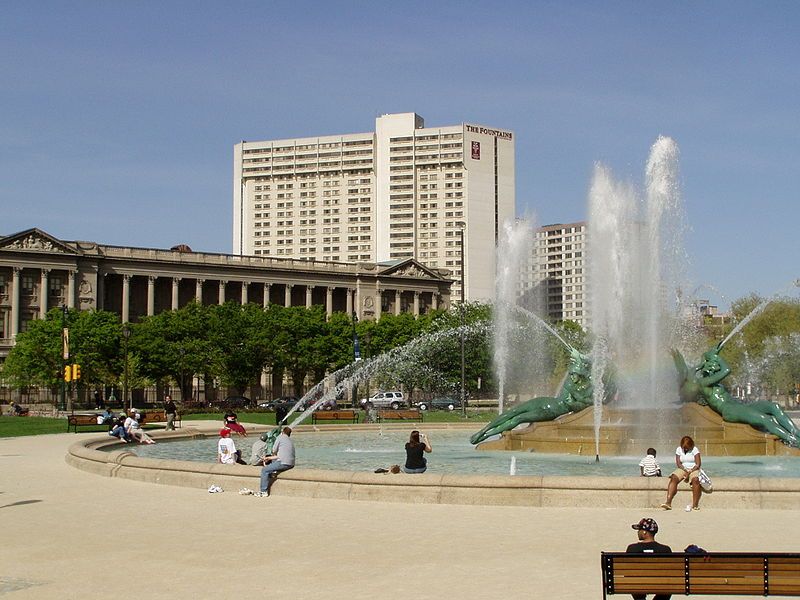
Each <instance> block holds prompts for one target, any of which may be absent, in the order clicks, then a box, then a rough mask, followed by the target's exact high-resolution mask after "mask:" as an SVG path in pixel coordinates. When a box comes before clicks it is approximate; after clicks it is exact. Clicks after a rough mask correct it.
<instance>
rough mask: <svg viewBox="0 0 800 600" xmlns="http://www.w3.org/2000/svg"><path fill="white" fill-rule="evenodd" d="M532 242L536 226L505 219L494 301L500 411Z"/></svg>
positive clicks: (498, 410)
mask: <svg viewBox="0 0 800 600" xmlns="http://www.w3.org/2000/svg"><path fill="white" fill-rule="evenodd" d="M532 241H533V227H532V226H531V224H530V223H529V222H528V221H526V220H524V219H520V220H518V221H516V222H511V221H506V222H505V223H504V224H503V233H502V235H501V237H500V244H499V246H498V249H497V269H496V272H497V276H496V279H495V298H497V300H496V301H495V304H494V312H493V319H494V336H493V337H494V344H493V345H494V352H493V357H494V368H495V373H496V376H497V389H498V406H497V412H498V414H500V413H502V412H503V411H504V410H505V397H506V383H507V380H508V376H509V361H510V354H511V351H512V348H511V344H510V340H511V335H510V333H511V328H512V326H513V322H512V312H513V311H514V309H515V308H516V306H517V302H518V301H519V298H520V293H521V290H522V286H523V283H524V281H523V278H524V276H525V270H524V266H525V265H527V264H528V261H529V258H530V255H531V245H532Z"/></svg>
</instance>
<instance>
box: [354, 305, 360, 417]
mask: <svg viewBox="0 0 800 600" xmlns="http://www.w3.org/2000/svg"><path fill="white" fill-rule="evenodd" d="M356 323H358V315H357V314H356V311H353V364H355V363H357V362H358V361H360V360H361V348H360V347H359V345H358V333H357V332H356ZM352 394H353V395H352V403H353V409H356V408H358V383H356V379H355V377H354V378H353V389H352Z"/></svg>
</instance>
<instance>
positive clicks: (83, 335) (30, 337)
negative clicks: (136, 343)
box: [3, 308, 119, 387]
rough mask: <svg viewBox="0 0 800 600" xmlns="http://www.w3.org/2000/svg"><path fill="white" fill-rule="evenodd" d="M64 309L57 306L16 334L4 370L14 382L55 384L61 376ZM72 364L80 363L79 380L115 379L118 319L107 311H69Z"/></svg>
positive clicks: (89, 382)
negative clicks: (25, 329) (14, 342)
mask: <svg viewBox="0 0 800 600" xmlns="http://www.w3.org/2000/svg"><path fill="white" fill-rule="evenodd" d="M61 322H62V310H61V309H60V308H54V309H52V310H50V311H49V312H48V313H47V315H46V317H45V318H44V319H41V320H34V321H31V322H30V323H29V324H28V330H27V331H25V332H22V333H20V334H19V335H18V336H17V340H16V344H15V345H14V347H13V348H12V350H11V352H10V353H9V356H8V358H7V359H6V362H5V365H4V367H3V374H4V376H5V377H7V378H8V379H9V380H10V381H11V382H12V384H13V385H17V386H25V385H42V386H48V387H56V386H57V385H58V383H59V381H60V379H61V377H62V371H61V361H62V345H61V331H62V326H61ZM67 325H68V328H69V342H70V344H69V346H70V357H69V364H79V365H80V366H81V380H80V383H81V384H83V385H86V386H94V385H101V384H103V383H106V382H108V381H110V380H112V379H113V374H114V370H115V365H116V363H117V361H118V357H119V355H118V348H119V319H118V317H117V316H116V315H115V314H114V313H111V312H107V311H94V310H88V311H79V310H75V309H71V310H70V311H69V312H68V314H67Z"/></svg>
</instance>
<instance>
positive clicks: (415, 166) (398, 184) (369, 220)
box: [233, 113, 515, 300]
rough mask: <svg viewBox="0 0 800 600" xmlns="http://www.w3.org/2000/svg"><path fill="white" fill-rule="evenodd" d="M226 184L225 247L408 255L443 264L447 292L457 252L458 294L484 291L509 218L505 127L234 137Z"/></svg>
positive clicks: (416, 125) (335, 258)
mask: <svg viewBox="0 0 800 600" xmlns="http://www.w3.org/2000/svg"><path fill="white" fill-rule="evenodd" d="M233 179H234V182H233V253H234V254H238V255H242V256H271V257H278V258H289V257H291V258H295V259H302V260H309V261H323V262H347V263H361V262H369V263H378V264H391V263H394V262H396V261H403V260H408V259H411V258H413V259H416V260H418V261H419V262H420V263H421V264H423V265H426V266H427V267H430V268H433V269H439V268H443V269H447V270H449V271H450V274H451V277H452V278H453V279H454V280H455V282H454V285H453V289H452V297H453V298H454V299H458V298H459V297H460V294H461V283H460V282H461V277H462V272H461V266H462V257H463V258H464V262H465V264H466V269H465V271H464V275H463V276H464V282H465V285H464V288H465V297H466V299H467V300H492V299H493V298H494V279H495V249H496V246H497V239H498V232H499V229H500V226H501V224H502V223H503V222H504V221H505V220H506V219H513V218H514V189H515V188H514V134H513V133H512V132H510V131H507V130H501V129H495V128H489V127H484V126H481V125H472V124H467V123H463V124H460V125H454V126H447V127H431V128H426V127H425V124H424V122H423V119H422V117H420V116H419V115H417V114H414V113H402V114H390V115H383V116H380V117H378V118H377V119H376V121H375V131H372V132H367V133H348V134H342V135H330V136H321V137H308V138H297V139H283V140H269V141H261V142H241V143H240V144H237V145H236V146H235V148H234V178H233ZM462 228H463V231H462ZM462 236H463V239H464V248H462V246H461V239H462Z"/></svg>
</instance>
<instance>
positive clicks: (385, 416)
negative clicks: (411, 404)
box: [378, 408, 423, 421]
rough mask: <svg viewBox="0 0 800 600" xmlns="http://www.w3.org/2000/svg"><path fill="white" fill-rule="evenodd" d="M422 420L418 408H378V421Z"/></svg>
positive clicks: (421, 414)
mask: <svg viewBox="0 0 800 600" xmlns="http://www.w3.org/2000/svg"><path fill="white" fill-rule="evenodd" d="M406 419H408V420H412V421H422V419H423V413H422V411H420V410H419V409H418V408H410V409H406V410H379V411H378V420H379V421H399V420H406Z"/></svg>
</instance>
